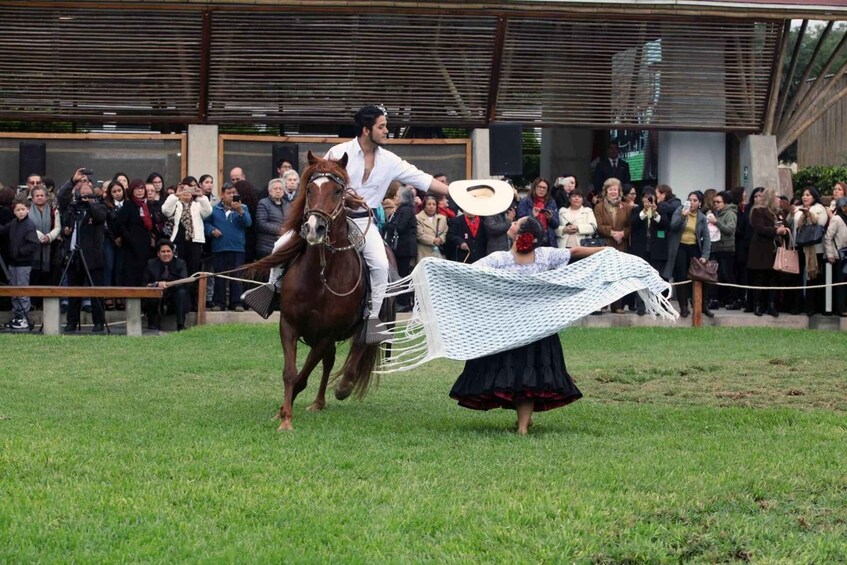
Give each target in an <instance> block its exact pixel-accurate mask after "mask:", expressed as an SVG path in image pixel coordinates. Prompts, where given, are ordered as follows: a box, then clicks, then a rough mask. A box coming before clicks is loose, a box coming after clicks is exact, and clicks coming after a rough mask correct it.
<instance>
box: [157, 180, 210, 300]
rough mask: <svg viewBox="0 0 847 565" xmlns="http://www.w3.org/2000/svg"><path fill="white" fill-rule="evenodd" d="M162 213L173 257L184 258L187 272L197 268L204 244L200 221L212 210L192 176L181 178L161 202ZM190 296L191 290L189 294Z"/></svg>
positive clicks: (197, 269)
mask: <svg viewBox="0 0 847 565" xmlns="http://www.w3.org/2000/svg"><path fill="white" fill-rule="evenodd" d="M162 213H163V214H164V216H165V217H166V218H167V219H168V220H169V221H170V222H171V223H173V226H174V228H173V230H172V232H171V235H170V238H169V239H170V241H171V242H172V243H173V244H174V246H175V247H174V251H175V253H176V256H177V257H179V258H180V259H182V260H183V261H185V264H186V268H187V269H188V274H189V275H193V274H194V273H196V272H197V271H199V270H200V263H201V255H202V253H203V245H204V244H205V243H206V236H205V233H204V227H205V226H204V225H203V220H204V219H206V218H208V217H209V216H210V215H211V213H212V205H211V203H210V202H209V199H208V198H207V197H206V194H205V193H204V192H203V189H202V188H200V187H199V186H198V185H197V181H195V180H194V178H193V177H185V178H184V179H182V182H181V183H179V185H178V186H177V188H176V193H175V194H171V195H170V196H168V197H167V199H165V202H164V204H162ZM191 294H192V296H193V297H194V299H195V300H196V297H195V296H194V294H195V293H191Z"/></svg>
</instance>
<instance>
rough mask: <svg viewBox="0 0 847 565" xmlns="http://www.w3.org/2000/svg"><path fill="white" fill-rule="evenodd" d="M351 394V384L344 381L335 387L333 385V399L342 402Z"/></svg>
mask: <svg viewBox="0 0 847 565" xmlns="http://www.w3.org/2000/svg"><path fill="white" fill-rule="evenodd" d="M352 392H353V383H351V382H348V381H346V380H343V381H341V382H340V383H338V384H337V385H335V398H336V399H338V400H344V399H345V398H347V397H348V396H350V394H351V393H352Z"/></svg>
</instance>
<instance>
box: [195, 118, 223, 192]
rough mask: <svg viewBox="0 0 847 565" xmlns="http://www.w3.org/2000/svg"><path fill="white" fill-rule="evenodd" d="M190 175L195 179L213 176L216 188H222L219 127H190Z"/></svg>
mask: <svg viewBox="0 0 847 565" xmlns="http://www.w3.org/2000/svg"><path fill="white" fill-rule="evenodd" d="M188 174H189V175H191V176H193V177H194V178H200V175H212V176H213V177H215V186H216V187H220V186H221V184H222V179H220V178H218V176H219V175H220V172H219V171H218V126H207V125H200V124H189V125H188Z"/></svg>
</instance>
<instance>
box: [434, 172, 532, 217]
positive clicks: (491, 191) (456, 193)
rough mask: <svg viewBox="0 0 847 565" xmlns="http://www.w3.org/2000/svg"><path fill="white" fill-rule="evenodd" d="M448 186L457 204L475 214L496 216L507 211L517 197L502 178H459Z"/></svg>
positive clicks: (451, 196)
mask: <svg viewBox="0 0 847 565" xmlns="http://www.w3.org/2000/svg"><path fill="white" fill-rule="evenodd" d="M448 188H449V189H450V198H452V199H453V201H454V202H455V203H456V205H457V206H459V208H461V209H462V210H464V211H465V212H467V213H469V214H473V215H474V216H494V215H495V214H499V213H501V212H505V211H506V210H507V209H508V208H509V206H510V205H511V204H512V201H513V200H514V198H515V191H514V189H513V188H512V187H511V185H510V184H509V183H507V182H506V181H502V180H494V179H469V180H457V181H453V182H451V183H450V186H449V187H448Z"/></svg>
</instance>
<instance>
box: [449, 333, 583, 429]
mask: <svg viewBox="0 0 847 565" xmlns="http://www.w3.org/2000/svg"><path fill="white" fill-rule="evenodd" d="M450 398H452V399H454V400H457V401H458V402H459V406H464V407H465V408H471V409H473V410H491V409H492V408H511V409H514V408H515V405H516V404H517V403H518V402H522V401H524V400H532V401H533V402H534V403H535V408H534V410H535V411H536V412H543V411H544V410H551V409H553V408H559V407H560V406H565V405H566V404H570V403H571V402H573V401H575V400H579V399H580V398H582V393H581V392H580V391H579V389H578V388H577V387H576V385H575V384H574V382H573V380H572V379H571V376H570V375H569V374H568V370H567V368H566V367H565V355H564V353H563V352H562V344H561V342H560V341H559V336H558V335H556V334H553V335H551V336H549V337H545V338H544V339H540V340H538V341H536V342H533V343H530V344H529V345H524V346H523V347H519V348H517V349H510V350H508V351H504V352H502V353H496V354H494V355H488V356H487V357H480V358H479V359H471V360H470V361H466V362H465V369H464V370H463V371H462V374H461V375H459V378H458V379H457V380H456V384H454V385H453V389H452V390H451V391H450Z"/></svg>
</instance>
